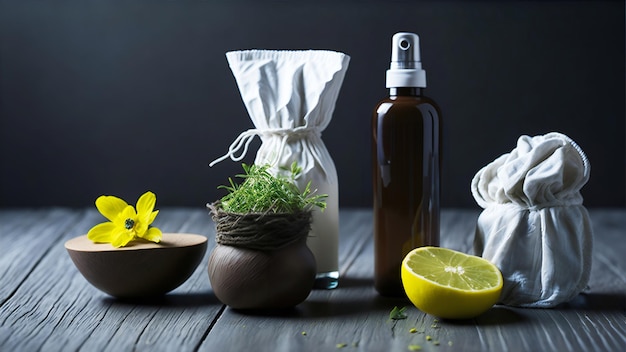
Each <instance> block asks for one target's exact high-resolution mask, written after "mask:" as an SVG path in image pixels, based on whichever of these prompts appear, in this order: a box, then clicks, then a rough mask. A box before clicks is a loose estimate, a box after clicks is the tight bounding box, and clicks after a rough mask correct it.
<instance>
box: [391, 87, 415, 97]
mask: <svg viewBox="0 0 626 352" xmlns="http://www.w3.org/2000/svg"><path fill="white" fill-rule="evenodd" d="M389 95H390V96H392V97H394V96H405V97H406V96H412V97H418V96H421V95H422V88H419V87H396V88H389Z"/></svg>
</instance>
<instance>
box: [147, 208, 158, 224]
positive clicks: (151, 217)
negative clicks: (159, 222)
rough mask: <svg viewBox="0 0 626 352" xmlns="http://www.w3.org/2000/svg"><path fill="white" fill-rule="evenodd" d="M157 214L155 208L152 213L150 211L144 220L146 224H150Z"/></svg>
mask: <svg viewBox="0 0 626 352" xmlns="http://www.w3.org/2000/svg"><path fill="white" fill-rule="evenodd" d="M157 215H159V211H158V210H155V211H153V212H152V213H150V216H149V217H148V219H147V220H146V222H147V223H148V225H150V224H152V222H153V221H154V219H155V218H156V217H157Z"/></svg>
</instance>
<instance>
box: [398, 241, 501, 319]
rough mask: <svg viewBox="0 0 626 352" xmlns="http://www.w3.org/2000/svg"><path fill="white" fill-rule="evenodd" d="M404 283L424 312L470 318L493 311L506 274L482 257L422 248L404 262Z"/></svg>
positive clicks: (442, 249) (442, 316) (414, 301)
mask: <svg viewBox="0 0 626 352" xmlns="http://www.w3.org/2000/svg"><path fill="white" fill-rule="evenodd" d="M402 284H403V285H404V290H405V292H406V294H407V296H408V297H409V299H410V300H411V302H412V303H413V304H414V305H415V306H416V307H417V308H418V309H420V310H421V311H423V312H425V313H428V314H432V315H434V316H437V317H440V318H445V319H468V318H473V317H476V316H478V315H480V314H482V313H484V312H486V311H487V310H488V309H489V308H491V307H492V306H493V305H494V304H495V303H496V302H497V301H498V299H499V298H500V293H501V292H502V284H503V279H502V273H500V270H499V269H498V267H496V266H495V265H494V264H492V263H491V262H489V261H488V260H486V259H483V258H481V257H477V256H473V255H469V254H465V253H462V252H459V251H455V250H452V249H447V248H441V247H419V248H416V249H414V250H412V251H410V252H409V253H408V254H407V255H406V257H404V260H403V261H402Z"/></svg>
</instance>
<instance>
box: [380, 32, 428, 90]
mask: <svg viewBox="0 0 626 352" xmlns="http://www.w3.org/2000/svg"><path fill="white" fill-rule="evenodd" d="M398 87H419V88H425V87H426V71H424V70H423V69H422V62H421V60H420V44H419V37H418V36H417V34H415V33H409V32H400V33H396V34H395V35H394V36H393V38H392V40H391V64H390V65H389V70H387V88H398Z"/></svg>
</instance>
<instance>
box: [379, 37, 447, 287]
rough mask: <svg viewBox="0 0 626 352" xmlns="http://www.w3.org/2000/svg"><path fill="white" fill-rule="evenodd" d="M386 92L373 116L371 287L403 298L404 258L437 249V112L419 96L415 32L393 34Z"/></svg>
mask: <svg viewBox="0 0 626 352" xmlns="http://www.w3.org/2000/svg"><path fill="white" fill-rule="evenodd" d="M387 88H389V98H387V99H385V100H383V101H381V102H380V103H379V104H378V106H377V107H376V109H375V111H374V114H373V118H372V138H373V139H372V141H373V143H372V161H373V162H372V176H373V194H374V252H375V253H374V285H375V287H376V290H377V291H378V292H379V293H380V294H381V295H384V296H402V295H404V290H403V288H402V281H401V278H400V265H401V264H402V259H403V258H404V256H405V255H406V254H407V253H408V252H409V251H410V250H412V249H414V248H416V247H420V246H427V245H432V246H438V245H439V187H440V165H441V160H440V151H441V150H440V149H441V128H440V125H441V121H440V111H439V108H438V107H437V105H436V104H435V102H434V101H433V100H432V99H430V98H427V97H425V96H424V95H422V90H423V89H424V88H426V72H425V71H424V70H423V69H422V64H421V61H420V50H419V37H418V36H417V35H416V34H414V33H405V32H403V33H396V34H395V35H394V36H393V38H392V49H391V65H390V68H389V70H388V71H387Z"/></svg>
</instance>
